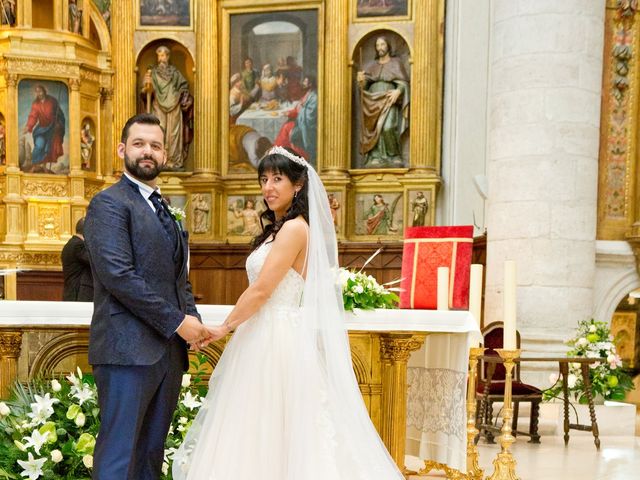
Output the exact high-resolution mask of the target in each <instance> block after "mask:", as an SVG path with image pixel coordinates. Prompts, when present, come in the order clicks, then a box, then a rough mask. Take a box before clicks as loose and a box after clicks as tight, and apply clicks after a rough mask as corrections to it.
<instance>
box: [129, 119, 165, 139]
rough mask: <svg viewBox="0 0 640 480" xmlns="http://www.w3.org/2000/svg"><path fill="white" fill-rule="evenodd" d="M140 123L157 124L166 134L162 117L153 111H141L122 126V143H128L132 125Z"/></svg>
mask: <svg viewBox="0 0 640 480" xmlns="http://www.w3.org/2000/svg"><path fill="white" fill-rule="evenodd" d="M136 123H139V124H141V125H157V126H158V127H160V130H162V134H163V135H164V128H162V125H161V124H160V119H159V118H158V117H156V116H155V115H153V114H151V113H139V114H138V115H134V116H133V117H131V118H130V119H129V120H127V123H125V124H124V127H123V128H122V134H121V135H120V143H125V144H126V143H127V139H128V138H129V130H130V129H131V125H134V124H136Z"/></svg>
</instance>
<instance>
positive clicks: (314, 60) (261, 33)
mask: <svg viewBox="0 0 640 480" xmlns="http://www.w3.org/2000/svg"><path fill="white" fill-rule="evenodd" d="M229 22H230V26H229V28H230V38H229V62H228V64H229V71H228V72H227V74H228V79H229V104H228V108H229V145H228V149H229V150H228V156H229V165H228V171H229V172H230V173H254V172H255V170H256V167H257V165H258V161H259V160H260V158H261V157H262V155H263V154H264V153H265V152H266V151H267V150H268V149H269V148H270V147H271V146H272V145H280V146H282V147H287V148H290V149H291V150H293V151H294V152H296V153H297V154H298V155H300V156H301V157H304V158H306V159H307V160H308V161H309V163H311V164H312V165H314V166H315V164H316V157H317V149H318V148H317V144H318V103H319V102H318V84H317V78H318V12H317V10H293V11H286V12H281V11H278V12H265V13H243V14H234V15H231V16H230V20H229Z"/></svg>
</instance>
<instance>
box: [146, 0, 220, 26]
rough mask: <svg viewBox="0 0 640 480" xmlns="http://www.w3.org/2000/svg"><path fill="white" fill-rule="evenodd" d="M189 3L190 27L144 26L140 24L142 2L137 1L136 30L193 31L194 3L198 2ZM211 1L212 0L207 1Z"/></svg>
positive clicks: (192, 0) (194, 0) (190, 0)
mask: <svg viewBox="0 0 640 480" xmlns="http://www.w3.org/2000/svg"><path fill="white" fill-rule="evenodd" d="M188 1H189V25H175V26H174V25H142V24H141V23H140V2H141V0H135V9H136V10H135V14H136V30H153V31H172V32H175V31H193V23H194V22H193V20H194V19H193V15H194V13H195V9H194V3H195V2H197V1H198V0H188ZM205 1H210V0H205Z"/></svg>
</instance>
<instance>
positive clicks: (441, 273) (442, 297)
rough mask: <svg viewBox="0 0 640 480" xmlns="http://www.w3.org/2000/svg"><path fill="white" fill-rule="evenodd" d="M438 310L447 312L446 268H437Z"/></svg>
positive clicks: (447, 272)
mask: <svg viewBox="0 0 640 480" xmlns="http://www.w3.org/2000/svg"><path fill="white" fill-rule="evenodd" d="M438 310H449V268H448V267H438Z"/></svg>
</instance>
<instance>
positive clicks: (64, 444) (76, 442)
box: [0, 354, 207, 480]
mask: <svg viewBox="0 0 640 480" xmlns="http://www.w3.org/2000/svg"><path fill="white" fill-rule="evenodd" d="M205 364H206V357H205V356H204V355H201V354H200V355H198V357H197V360H196V361H193V362H191V367H192V371H194V372H195V374H194V375H193V378H192V376H191V375H189V374H185V375H184V376H183V379H182V390H181V392H180V397H179V402H178V407H177V409H176V412H175V414H174V417H173V421H172V425H171V428H170V431H169V435H168V436H167V440H166V443H165V462H164V464H163V476H162V479H163V480H168V479H171V462H172V459H173V458H172V457H173V454H174V452H175V450H176V449H177V448H178V447H179V446H180V444H181V443H182V441H183V440H184V437H185V435H186V431H187V430H188V429H189V427H190V426H191V423H192V422H193V419H194V418H195V416H196V414H197V413H198V409H199V407H200V405H201V401H202V397H203V396H204V395H206V391H207V388H206V385H205V384H204V383H203V381H202V380H203V375H204V373H205V369H204V366H205ZM99 429H100V410H99V408H98V395H97V391H96V386H95V382H94V379H93V377H92V376H91V375H87V374H83V373H82V372H81V371H80V369H78V371H77V375H76V374H70V375H68V376H67V377H65V378H62V377H58V378H54V379H52V380H45V379H36V380H33V381H31V382H29V383H28V384H26V385H22V384H20V383H17V384H16V385H15V386H14V387H13V389H12V393H11V397H10V400H8V401H7V402H0V480H14V479H24V478H29V480H35V479H38V478H43V479H45V478H46V479H52V480H63V479H64V480H80V479H87V480H89V479H90V478H91V470H92V467H93V451H94V448H95V443H96V436H97V434H98V431H99ZM20 462H22V463H20ZM25 462H26V463H25ZM27 463H31V464H32V465H35V466H34V467H33V470H31V471H27V469H26V468H25V466H26V465H27ZM40 464H41V465H40ZM27 468H29V467H28V466H27Z"/></svg>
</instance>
